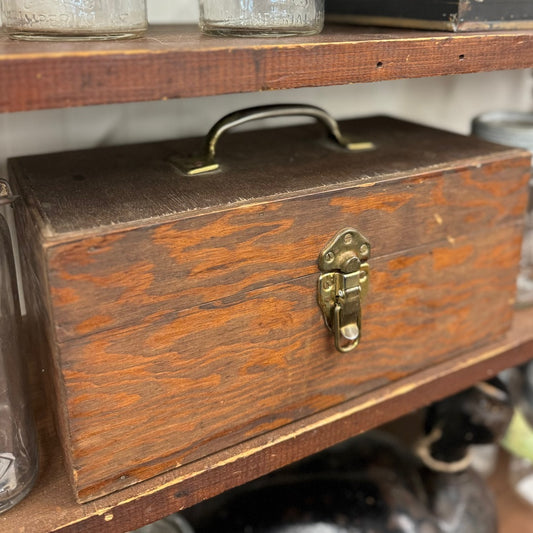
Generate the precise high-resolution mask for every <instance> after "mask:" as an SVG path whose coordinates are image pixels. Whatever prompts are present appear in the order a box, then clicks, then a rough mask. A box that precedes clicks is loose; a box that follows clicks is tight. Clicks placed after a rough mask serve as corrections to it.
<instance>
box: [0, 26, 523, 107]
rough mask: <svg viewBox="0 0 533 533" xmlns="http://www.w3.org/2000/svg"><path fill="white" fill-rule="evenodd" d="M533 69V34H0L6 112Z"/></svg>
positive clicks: (329, 30) (0, 85)
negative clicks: (46, 38) (77, 38)
mask: <svg viewBox="0 0 533 533" xmlns="http://www.w3.org/2000/svg"><path fill="white" fill-rule="evenodd" d="M531 66H533V31H499V32H482V33H477V32H476V33H463V34H452V33H443V32H428V31H414V30H402V29H400V30H398V29H394V30H392V29H377V28H362V27H356V26H343V25H328V26H327V27H326V28H325V30H324V32H323V33H321V34H319V35H316V36H310V37H298V38H294V37H292V38H278V39H255V38H254V39H230V38H216V37H207V36H203V35H201V34H200V33H199V31H198V29H197V27H196V26H192V25H189V26H186V25H176V26H161V27H153V28H151V29H150V30H149V32H148V34H147V36H146V37H144V38H142V39H138V40H132V41H110V42H86V43H80V42H16V41H11V40H10V39H8V37H7V36H6V35H5V34H3V35H1V36H0V112H13V111H26V110H34V109H46V108H60V107H72V106H84V105H93V104H108V103H120V102H136V101H147V100H166V99H170V98H184V97H193V96H206V95H217V94H227V93H239V92H252V91H262V90H271V89H288V88H295V87H316V86H324V85H342V84H347V83H359V82H373V81H381V80H393V79H398V78H419V77H426V76H441V75H447V74H463V73H469V72H480V71H490V70H505V69H520V68H527V67H531Z"/></svg>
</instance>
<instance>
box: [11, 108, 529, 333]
mask: <svg viewBox="0 0 533 533" xmlns="http://www.w3.org/2000/svg"><path fill="white" fill-rule="evenodd" d="M342 128H343V131H345V132H346V134H348V135H351V136H354V137H355V136H357V137H360V138H364V139H369V140H371V141H373V142H374V143H375V144H376V145H377V149H376V150H374V151H369V152H363V153H347V152H344V151H340V150H338V149H335V148H334V147H332V146H331V145H330V144H328V143H327V142H325V141H324V140H323V139H322V137H323V132H322V131H321V130H320V129H318V128H314V127H305V128H302V127H297V128H286V129H285V130H273V131H262V132H261V131H259V132H254V133H246V134H236V135H230V136H229V137H228V138H227V139H224V140H223V142H222V143H221V148H220V150H219V151H220V153H221V156H220V158H221V161H222V163H223V165H224V166H223V168H224V170H223V171H222V172H217V173H213V174H208V175H205V176H198V177H193V178H190V177H185V176H183V175H181V174H180V173H179V172H178V171H177V170H176V169H175V168H174V167H173V166H172V165H171V164H170V163H169V158H170V157H171V156H172V155H175V154H182V155H186V154H188V153H190V152H191V151H193V150H194V149H195V148H198V147H199V146H201V142H200V140H193V141H180V142H175V143H158V144H155V145H154V144H151V145H141V146H130V147H123V148H111V149H103V150H90V151H82V152H72V153H67V154H57V155H50V156H45V157H44V158H43V157H42V156H37V157H28V158H21V159H19V160H17V161H16V162H15V163H13V164H12V173H13V174H14V175H17V176H19V177H20V179H19V182H20V183H19V184H18V186H19V187H20V192H21V194H22V195H24V196H32V197H33V196H35V197H36V198H39V203H38V205H37V204H36V205H35V206H34V208H33V210H34V211H35V216H34V222H33V224H34V225H37V227H40V228H41V231H42V232H43V239H44V241H43V243H44V246H45V247H46V248H47V252H46V253H47V257H46V263H47V265H49V267H48V266H47V269H48V271H49V273H48V277H49V278H48V280H47V282H48V283H49V284H50V287H51V298H52V306H53V314H54V322H55V327H56V331H55V337H56V338H57V339H58V340H59V341H65V340H67V339H72V338H78V337H81V336H85V335H88V334H94V333H97V332H100V331H105V330H108V329H113V328H117V327H123V326H128V325H135V324H138V323H139V321H141V320H144V319H145V318H146V317H149V316H151V315H152V314H153V313H154V312H157V313H158V314H163V313H169V312H170V313H175V312H177V311H182V310H185V309H188V308H191V307H194V306H196V305H200V304H204V303H207V302H210V301H213V300H217V299H221V298H226V297H234V296H235V295H237V294H239V293H242V292H243V291H249V290H253V289H255V288H258V287H264V286H268V285H273V284H277V283H279V282H281V281H285V280H287V279H293V278H295V277H301V276H304V275H308V274H312V273H314V272H316V271H317V268H316V261H317V257H318V253H319V251H320V250H321V249H322V248H323V246H324V245H325V244H326V243H327V242H328V240H329V239H330V238H331V237H332V236H333V235H334V234H335V233H336V232H337V231H339V229H341V228H343V227H348V226H356V227H357V229H358V230H359V231H361V232H362V233H363V234H364V235H366V236H367V237H368V238H369V239H370V240H371V243H372V249H373V256H374V257H381V256H386V255H388V254H392V253H395V252H398V251H399V250H403V249H408V248H412V247H415V246H421V245H424V244H429V243H432V242H437V241H449V242H450V243H452V244H453V241H454V239H455V238H457V237H458V236H460V235H463V234H465V233H476V232H479V231H487V232H490V231H491V229H492V228H494V227H495V226H499V225H502V224H506V223H508V222H511V221H513V220H517V219H518V218H519V217H520V216H521V213H522V212H523V209H524V183H525V180H527V172H528V168H529V166H528V165H529V163H528V161H527V158H526V157H521V156H520V154H521V152H520V151H517V150H514V149H509V148H505V147H498V146H496V145H493V144H490V143H486V142H483V141H479V140H476V139H472V138H469V139H468V140H467V139H466V138H465V137H462V136H458V135H453V134H449V133H445V132H441V131H438V130H433V129H429V128H421V127H419V126H416V125H412V124H407V123H404V122H399V121H395V120H392V119H387V118H381V119H363V120H356V121H352V122H343V123H342ZM281 139H282V140H283V141H284V142H280V140H281ZM265 161H268V162H269V164H268V165H265V164H264V162H265ZM504 165H505V171H503V166H504ZM28 224H30V225H31V224H32V222H31V221H29V222H28ZM27 231H30V232H33V229H32V228H28V230H27ZM140 243H142V245H140ZM32 253H35V252H32Z"/></svg>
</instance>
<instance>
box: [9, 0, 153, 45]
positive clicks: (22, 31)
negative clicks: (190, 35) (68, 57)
mask: <svg viewBox="0 0 533 533" xmlns="http://www.w3.org/2000/svg"><path fill="white" fill-rule="evenodd" d="M0 8H1V13H2V19H3V21H4V26H5V28H6V30H7V32H8V34H9V36H10V37H12V38H14V39H25V40H84V39H88V40H105V39H130V38H133V37H139V36H140V35H142V34H143V33H144V32H145V31H146V27H147V18H146V0H0Z"/></svg>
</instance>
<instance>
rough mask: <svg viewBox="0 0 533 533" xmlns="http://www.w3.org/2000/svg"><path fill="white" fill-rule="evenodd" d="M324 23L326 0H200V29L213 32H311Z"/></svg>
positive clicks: (252, 35)
mask: <svg viewBox="0 0 533 533" xmlns="http://www.w3.org/2000/svg"><path fill="white" fill-rule="evenodd" d="M323 25H324V0H200V29H201V30H202V31H203V32H204V33H207V34H210V35H233V36H237V37H248V36H250V37H256V36H263V37H268V36H273V37H275V36H282V35H310V34H313V33H319V32H320V31H321V30H322V27H323Z"/></svg>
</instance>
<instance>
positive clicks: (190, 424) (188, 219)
mask: <svg viewBox="0 0 533 533" xmlns="http://www.w3.org/2000/svg"><path fill="white" fill-rule="evenodd" d="M372 124H373V121H372V120H366V121H355V122H353V123H351V125H350V127H348V131H350V130H351V128H352V127H353V130H354V131H365V134H368V135H370V137H371V140H373V141H374V142H376V144H377V145H378V147H379V148H378V150H376V151H375V152H368V153H364V154H348V155H347V154H345V153H343V152H340V151H337V150H331V148H329V147H327V146H322V145H321V143H316V142H315V143H309V142H308V136H310V135H315V134H316V130H315V129H314V128H312V127H311V128H301V129H300V128H298V129H297V130H293V136H292V137H291V136H289V139H290V141H291V142H287V141H286V139H287V138H286V137H282V136H280V132H279V131H278V132H270V133H269V134H268V135H266V134H265V135H262V134H261V135H260V138H261V139H262V140H263V147H262V148H261V149H260V150H258V151H257V152H256V153H254V155H253V156H251V157H246V158H243V154H248V153H253V152H252V151H251V150H250V149H249V144H246V143H241V140H242V139H243V138H247V139H249V141H248V143H250V142H252V141H254V140H255V141H256V142H257V138H256V139H253V136H252V135H250V134H246V135H244V136H242V135H240V136H238V135H236V136H234V138H233V141H234V144H235V151H234V150H233V149H232V147H231V142H229V141H230V140H229V139H228V145H229V146H227V147H226V148H229V151H228V153H229V154H232V155H231V156H229V155H228V157H227V159H225V160H224V163H225V166H226V167H227V169H228V170H227V171H225V172H222V173H218V174H213V175H212V176H209V177H205V179H204V178H202V177H196V178H185V177H184V176H181V175H179V174H177V173H176V171H175V170H174V169H173V168H171V167H170V164H169V163H168V162H166V160H167V158H168V154H169V153H174V150H176V149H177V148H178V145H180V143H171V144H170V145H169V144H165V143H164V144H163V145H161V146H158V147H154V146H151V147H150V146H148V147H144V148H142V147H133V148H131V147H130V148H121V149H112V150H106V151H104V152H101V153H100V157H96V154H95V153H93V152H85V153H82V154H80V153H79V152H78V153H74V154H70V155H64V156H63V157H61V156H43V157H34V158H23V159H21V160H19V161H18V162H16V163H14V164H13V165H12V169H13V172H14V175H15V176H16V178H17V184H16V185H17V190H18V191H19V192H20V193H21V194H22V196H23V200H22V201H21V203H20V206H21V207H20V209H18V211H20V213H19V215H18V217H19V231H20V234H21V236H24V238H23V239H22V238H21V241H24V242H23V245H22V250H23V264H24V266H25V270H27V271H28V274H27V275H26V280H27V281H26V283H27V292H28V293H29V294H30V305H29V307H30V309H31V310H32V311H31V313H30V315H33V317H34V318H33V320H34V321H35V322H36V323H37V322H40V323H45V324H46V323H48V326H49V327H48V329H47V331H46V333H45V335H44V336H45V337H46V338H47V342H48V343H49V344H50V346H51V351H52V352H53V357H52V362H51V363H50V364H49V368H48V372H49V373H50V375H51V376H52V379H51V380H50V381H55V388H56V396H57V397H58V400H59V401H58V405H59V408H58V410H59V413H58V418H59V431H60V433H61V434H62V435H63V439H64V443H65V447H66V452H67V456H68V463H69V468H70V469H71V471H72V478H73V483H74V485H75V487H76V489H77V491H78V494H79V497H80V498H81V499H82V500H87V499H90V498H94V497H95V496H101V495H103V494H106V493H108V492H110V491H112V490H117V489H120V488H123V487H125V486H128V485H130V484H132V483H136V482H138V481H141V480H143V479H147V478H149V477H152V476H155V475H157V474H159V473H161V472H162V471H165V470H169V469H172V468H175V467H177V466H180V465H186V464H189V463H191V462H194V461H196V460H198V459H199V458H201V457H204V456H208V455H210V454H213V453H215V452H217V451H218V450H221V449H224V448H227V447H231V446H235V445H237V444H238V443H240V442H244V441H246V440H248V439H250V438H254V437H257V436H259V435H261V434H263V433H268V432H271V431H272V430H275V429H277V428H280V427H282V426H284V425H287V424H290V423H292V422H294V421H296V420H300V419H303V418H305V417H308V416H311V415H314V414H316V413H318V412H320V411H323V410H324V409H328V408H331V407H333V406H335V405H339V404H341V403H343V402H346V401H348V400H350V399H352V398H355V397H357V396H359V395H361V394H363V393H366V392H368V391H370V390H373V389H377V388H379V387H381V386H384V385H387V384H389V383H391V382H394V381H396V380H398V379H401V378H405V377H406V376H408V375H411V374H413V373H415V372H416V371H419V370H420V369H423V368H428V367H430V366H431V365H434V364H437V363H439V362H441V361H443V360H445V359H446V358H450V357H452V356H453V355H454V354H456V353H457V352H458V351H459V350H461V349H464V348H465V347H468V346H475V345H478V344H480V343H487V342H490V341H493V340H495V339H496V338H497V337H498V336H500V335H501V334H502V333H503V332H504V331H505V330H506V328H507V327H508V325H509V324H510V321H511V316H512V299H513V294H514V284H515V276H516V271H517V264H518V258H519V253H520V234H521V228H520V226H521V220H522V213H523V210H524V208H525V201H526V183H527V180H528V172H529V168H530V167H529V165H530V163H529V156H526V155H525V153H524V152H522V151H520V150H514V149H507V148H503V147H496V146H494V145H491V144H488V143H484V142H481V141H477V140H475V139H468V138H464V137H460V136H455V135H450V134H444V133H442V132H437V131H435V130H431V129H428V128H422V127H419V126H413V125H406V124H405V123H402V122H398V121H393V120H391V119H379V120H377V121H376V122H375V124H374V126H373V127H372ZM343 126H344V125H343ZM358 126H359V127H358ZM295 132H298V133H295ZM302 132H303V133H302ZM411 132H412V133H413V134H412V135H411V134H410V133H411ZM299 135H303V136H304V138H305V140H306V142H305V143H303V144H302V143H301V142H300V144H299V143H298V141H301V140H302V139H301V138H299V137H298V136H299ZM269 136H270V137H269ZM274 137H277V138H278V141H277V144H273V143H271V142H270V140H271V139H273V138H274ZM402 138H405V143H399V140H400V139H402ZM404 144H407V146H404ZM287 145H288V147H287ZM415 146H416V147H417V148H418V153H416V154H415V153H414V148H415ZM170 148H172V150H171V151H170V152H169V149H170ZM237 148H238V149H237ZM269 149H270V150H271V151H270V152H268V150H269ZM272 150H273V151H272ZM102 154H105V155H106V157H103V156H102ZM113 154H118V155H113ZM128 154H129V156H130V157H126V156H127V155H128ZM135 154H140V155H138V156H135ZM151 154H155V155H152V156H151ZM162 154H164V155H162ZM80 161H81V166H80ZM102 161H103V163H102ZM143 161H148V162H149V164H148V166H146V163H144V164H143ZM264 161H268V162H269V164H268V167H267V166H266V165H264ZM121 162H127V164H126V171H120V172H119V171H118V169H120V168H122V165H121ZM102 165H103V166H102ZM103 169H111V172H110V173H106V172H104V171H103ZM154 169H155V170H154ZM152 170H154V171H153V172H152ZM115 178H116V179H115ZM158 178H160V179H161V183H158ZM305 184H307V186H308V188H307V189H305V187H304V186H305ZM128 190H129V191H130V193H129V195H128V193H127V191H128ZM202 191H204V192H205V194H203V195H202V194H201V193H202ZM182 193H183V194H182ZM243 195H246V196H245V197H244V196H243ZM37 199H38V200H37ZM191 199H194V203H191V202H192V200H191ZM63 200H65V201H64V202H63ZM23 202H25V205H26V206H27V209H22V205H24V204H23ZM146 204H148V206H147V205H146ZM193 206H195V207H194V208H193ZM147 213H152V215H153V217H152V218H148V217H147ZM165 213H167V216H166V217H164V216H163V215H164V214H165ZM128 217H129V218H128ZM139 219H141V220H139ZM97 221H100V224H99V225H96V226H95V223H96V222H97ZM93 226H94V227H93ZM346 226H355V227H357V229H359V230H361V231H362V232H363V233H364V234H365V236H366V237H367V238H369V239H370V242H371V243H372V244H373V246H374V248H373V259H372V260H371V289H370V292H369V294H368V298H367V303H366V304H365V306H364V310H363V313H364V317H363V341H362V344H361V346H360V347H359V348H358V350H357V351H356V352H354V353H350V354H345V355H340V354H338V353H336V352H335V350H334V348H333V340H332V338H331V335H330V334H329V332H328V331H327V329H326V328H325V326H324V325H323V321H322V317H321V314H320V311H319V308H318V305H317V304H316V281H317V277H318V270H317V267H316V259H317V257H318V253H319V252H320V250H321V249H322V248H323V246H324V245H325V244H326V242H327V241H328V240H329V239H330V238H331V237H332V236H333V235H334V234H335V233H336V232H337V231H338V230H339V229H341V228H343V227H346ZM39 231H41V235H39V233H38V232H39ZM34 239H36V240H34ZM32 240H34V241H33V242H31V241H32ZM36 249H37V250H38V251H37V252H36V251H35V250H36ZM39 249H40V250H39ZM39 253H41V256H39V255H38V254H39ZM36 254H37V255H36ZM43 316H47V318H45V319H43V318H42V317H43ZM35 329H37V324H36V325H35ZM56 341H57V342H56Z"/></svg>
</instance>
